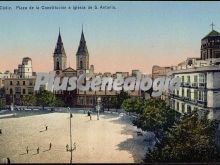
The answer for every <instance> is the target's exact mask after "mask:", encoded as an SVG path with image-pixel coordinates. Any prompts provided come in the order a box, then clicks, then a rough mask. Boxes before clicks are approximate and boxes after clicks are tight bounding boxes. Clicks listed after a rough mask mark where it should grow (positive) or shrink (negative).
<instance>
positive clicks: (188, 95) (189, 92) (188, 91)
mask: <svg viewBox="0 0 220 165" xmlns="http://www.w3.org/2000/svg"><path fill="white" fill-rule="evenodd" d="M187 97H188V98H191V91H190V89H187Z"/></svg>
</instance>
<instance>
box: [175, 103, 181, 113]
mask: <svg viewBox="0 0 220 165" xmlns="http://www.w3.org/2000/svg"><path fill="white" fill-rule="evenodd" d="M176 109H177V111H179V110H180V103H179V102H177V106H176Z"/></svg>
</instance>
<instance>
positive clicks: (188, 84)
mask: <svg viewBox="0 0 220 165" xmlns="http://www.w3.org/2000/svg"><path fill="white" fill-rule="evenodd" d="M181 87H187V88H189V87H191V84H190V83H189V82H182V83H181Z"/></svg>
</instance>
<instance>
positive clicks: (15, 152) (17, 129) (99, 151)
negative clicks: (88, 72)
mask: <svg viewBox="0 0 220 165" xmlns="http://www.w3.org/2000/svg"><path fill="white" fill-rule="evenodd" d="M14 113H16V114H15V116H12V117H7V118H0V127H1V129H2V134H1V135H0V162H1V163H5V162H7V160H6V158H7V157H9V158H10V161H11V163H70V157H71V152H67V151H66V145H67V144H68V145H70V118H69V116H70V115H69V113H68V112H53V113H51V112H38V111H35V112H34V111H29V112H24V111H23V112H18V111H17V112H14ZM71 121H72V124H71V126H72V129H71V130H72V141H73V143H74V142H75V143H76V150H74V151H73V152H72V156H73V157H72V162H73V163H134V162H135V163H138V162H142V159H143V158H144V155H145V153H146V151H147V147H148V146H150V145H153V144H152V143H151V144H150V143H149V142H148V143H147V142H146V139H147V138H146V137H147V136H148V138H149V137H150V136H151V135H150V134H149V133H146V134H143V136H138V133H137V131H138V130H137V128H136V127H135V126H133V125H132V123H131V120H130V117H129V116H127V115H125V114H122V113H121V114H119V113H106V112H105V113H102V114H101V115H100V119H99V120H97V115H96V114H95V113H93V114H92V120H90V118H89V117H88V116H87V113H83V112H80V113H79V112H78V113H76V112H73V118H71ZM45 126H48V128H47V130H45ZM50 143H51V144H52V147H51V149H50V150H49V144H50ZM27 146H28V149H29V152H28V154H27V152H26V147H27ZM38 147H39V154H38V153H37V148H38Z"/></svg>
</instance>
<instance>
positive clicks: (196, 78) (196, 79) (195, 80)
mask: <svg viewBox="0 0 220 165" xmlns="http://www.w3.org/2000/svg"><path fill="white" fill-rule="evenodd" d="M194 82H195V83H197V82H198V76H197V75H195V76H194Z"/></svg>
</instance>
